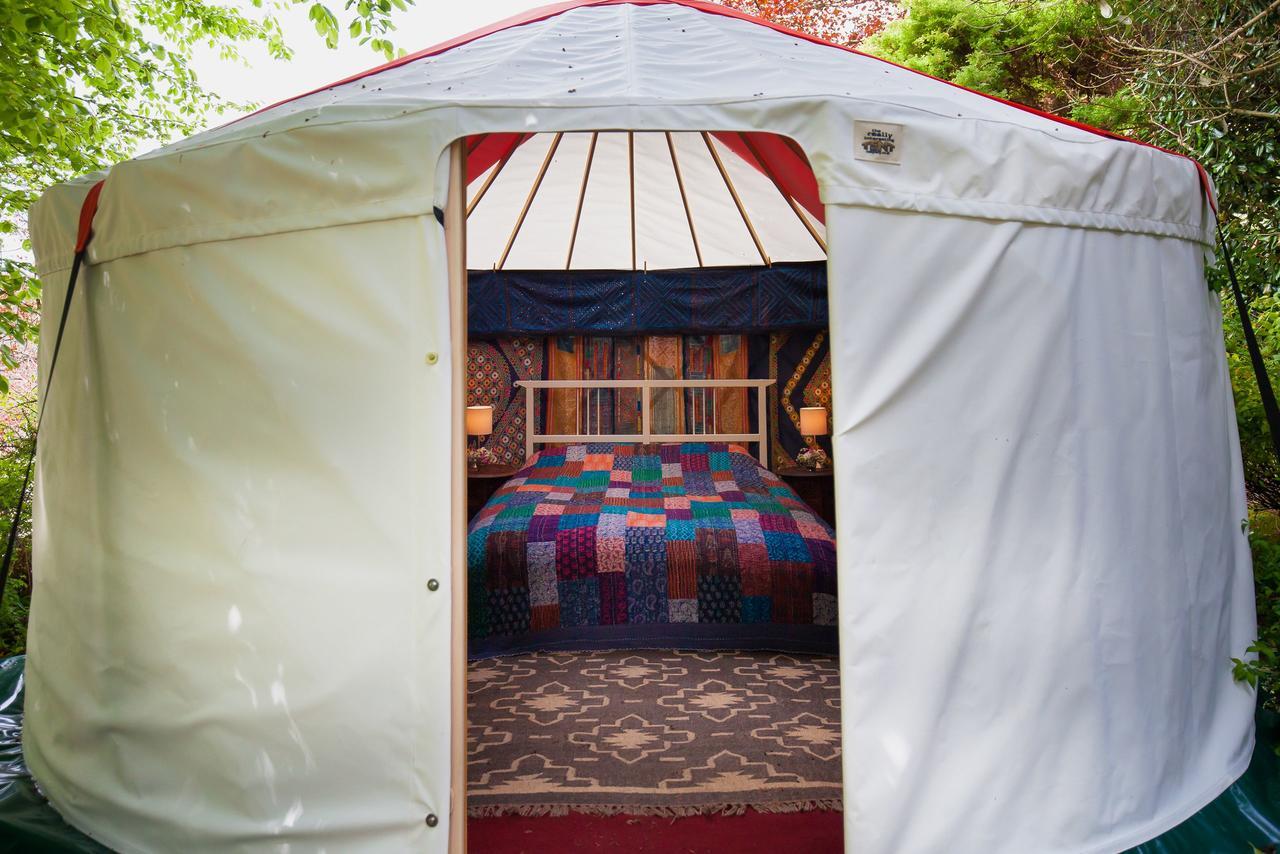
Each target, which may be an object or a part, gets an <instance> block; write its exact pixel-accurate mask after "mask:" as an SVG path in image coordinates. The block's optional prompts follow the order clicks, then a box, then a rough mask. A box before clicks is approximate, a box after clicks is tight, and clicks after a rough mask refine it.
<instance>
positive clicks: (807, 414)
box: [800, 406, 827, 436]
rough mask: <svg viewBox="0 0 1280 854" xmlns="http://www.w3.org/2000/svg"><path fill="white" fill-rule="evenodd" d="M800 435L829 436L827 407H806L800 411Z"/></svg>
mask: <svg viewBox="0 0 1280 854" xmlns="http://www.w3.org/2000/svg"><path fill="white" fill-rule="evenodd" d="M800 435H801V436H825V435H827V409H826V407H825V406H804V407H801V409H800Z"/></svg>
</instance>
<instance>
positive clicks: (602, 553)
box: [596, 537, 627, 572]
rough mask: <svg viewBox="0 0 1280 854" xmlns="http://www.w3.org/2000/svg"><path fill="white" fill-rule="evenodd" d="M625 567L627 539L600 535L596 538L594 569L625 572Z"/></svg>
mask: <svg viewBox="0 0 1280 854" xmlns="http://www.w3.org/2000/svg"><path fill="white" fill-rule="evenodd" d="M626 569H627V541H626V540H624V539H622V538H621V537H601V538H599V539H597V540H596V571H597V572H625V571H626Z"/></svg>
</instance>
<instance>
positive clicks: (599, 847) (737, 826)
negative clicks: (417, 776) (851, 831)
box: [467, 811, 844, 854]
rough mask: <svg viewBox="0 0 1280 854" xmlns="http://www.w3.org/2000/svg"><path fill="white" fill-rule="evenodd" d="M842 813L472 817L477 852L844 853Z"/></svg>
mask: <svg viewBox="0 0 1280 854" xmlns="http://www.w3.org/2000/svg"><path fill="white" fill-rule="evenodd" d="M841 818H842V815H841V813H838V812H798V813H779V814H770V815H766V814H764V813H758V812H755V811H748V812H747V813H746V814H745V815H731V816H730V815H710V816H691V817H689V818H674V819H673V818H637V817H635V816H627V815H619V816H607V817H606V816H591V815H578V814H576V813H571V814H570V815H566V816H555V817H550V816H549V817H545V818H522V817H520V816H503V817H501V818H473V819H471V820H469V821H468V822H467V837H468V842H467V850H468V851H469V852H470V854H578V852H582V854H587V852H591V854H595V852H601V851H617V852H624V851H625V852H628V854H630V852H654V854H658V852H661V854H757V852H758V854H777V852H786V854H837V852H839V851H840V850H841V843H842V841H843V838H844V835H843V830H842V825H841Z"/></svg>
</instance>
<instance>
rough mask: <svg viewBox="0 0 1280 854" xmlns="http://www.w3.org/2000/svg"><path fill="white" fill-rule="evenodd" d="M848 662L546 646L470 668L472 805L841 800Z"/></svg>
mask: <svg viewBox="0 0 1280 854" xmlns="http://www.w3.org/2000/svg"><path fill="white" fill-rule="evenodd" d="M839 674H840V671H839V665H838V662H837V661H836V660H835V659H833V658H830V657H825V656H816V655H800V654H794V655H790V654H782V653H774V652H737V651H712V652H693V651H674V650H638V651H637V650H626V651H617V652H582V653H559V652H555V653H553V652H537V653H530V654H527V655H512V656H504V657H500V658H486V659H481V660H479V661H473V662H471V664H470V667H469V670H468V674H467V689H468V691H467V693H468V697H467V709H468V718H469V721H468V733H467V760H468V761H467V778H468V780H467V792H468V795H467V796H468V812H469V813H470V814H471V815H472V816H491V815H509V814H515V815H564V814H566V813H569V812H580V813H588V814H594V815H616V814H626V815H660V816H684V815H696V814H706V813H727V814H738V813H742V812H744V811H745V810H746V809H747V808H748V807H750V808H752V809H755V810H757V811H760V812H797V811H801V810H815V809H824V810H833V809H840V782H841V777H840V675H839Z"/></svg>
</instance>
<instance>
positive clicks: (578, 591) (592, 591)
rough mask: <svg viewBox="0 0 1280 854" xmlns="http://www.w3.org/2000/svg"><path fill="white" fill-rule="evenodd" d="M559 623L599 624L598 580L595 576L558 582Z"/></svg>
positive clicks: (566, 626)
mask: <svg viewBox="0 0 1280 854" xmlns="http://www.w3.org/2000/svg"><path fill="white" fill-rule="evenodd" d="M560 624H561V625H562V626H564V627H565V628H572V627H574V626H598V625H600V582H599V579H598V578H597V577H596V576H592V577H591V578H579V579H575V580H573V581H561V582H560Z"/></svg>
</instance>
